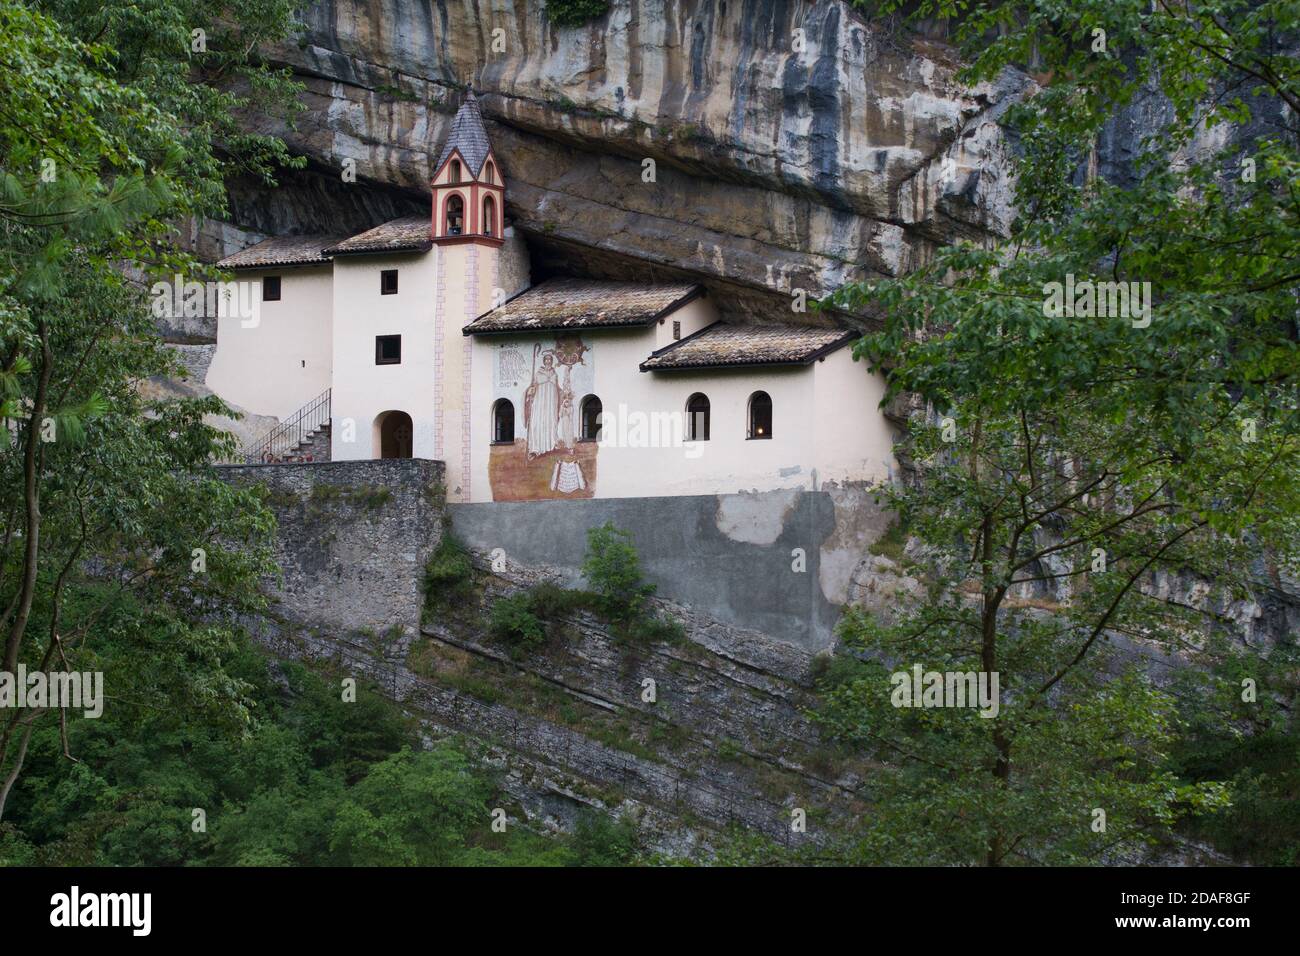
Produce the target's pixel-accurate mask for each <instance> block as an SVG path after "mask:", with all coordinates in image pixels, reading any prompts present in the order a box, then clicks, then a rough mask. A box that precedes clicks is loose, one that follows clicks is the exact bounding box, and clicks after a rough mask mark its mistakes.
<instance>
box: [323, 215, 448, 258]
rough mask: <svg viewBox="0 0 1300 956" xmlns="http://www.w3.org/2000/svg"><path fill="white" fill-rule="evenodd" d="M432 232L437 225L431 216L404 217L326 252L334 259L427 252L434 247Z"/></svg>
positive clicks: (347, 240)
mask: <svg viewBox="0 0 1300 956" xmlns="http://www.w3.org/2000/svg"><path fill="white" fill-rule="evenodd" d="M432 231H433V221H432V220H431V219H430V217H429V216H427V215H424V216H403V217H402V218H401V219H393V220H392V221H390V222H386V223H384V224H383V225H382V226H375V228H374V229H368V230H367V231H365V232H363V233H360V234H358V235H355V236H352V237H351V238H350V239H344V240H343V241H342V242H340V243H338V244H337V245H335V246H333V247H331V248H329V249H326V250H325V252H326V253H327V254H330V255H347V254H348V253H356V252H407V251H410V250H424V249H428V248H430V247H431V246H432V245H433V241H432V240H431V239H430V238H429V237H430V233H431V232H432Z"/></svg>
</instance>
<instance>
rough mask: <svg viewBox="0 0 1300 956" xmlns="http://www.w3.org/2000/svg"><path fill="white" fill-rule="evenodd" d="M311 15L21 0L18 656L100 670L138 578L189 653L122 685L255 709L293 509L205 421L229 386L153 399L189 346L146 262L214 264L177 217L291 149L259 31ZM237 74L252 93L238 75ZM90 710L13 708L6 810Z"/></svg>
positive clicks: (9, 34) (7, 535)
mask: <svg viewBox="0 0 1300 956" xmlns="http://www.w3.org/2000/svg"><path fill="white" fill-rule="evenodd" d="M288 13H289V6H288V5H286V4H283V3H275V2H268V0H237V2H235V3H222V4H211V3H200V2H190V0H163V2H160V3H152V4H149V5H147V6H145V7H141V6H139V5H136V4H129V5H119V4H108V5H104V4H89V3H84V2H50V3H45V4H30V5H29V4H22V3H16V2H6V3H4V4H0V64H3V66H4V70H3V71H0V74H2V75H0V99H3V101H4V102H5V103H6V107H5V109H4V110H2V111H0V168H3V170H4V173H3V176H0V401H2V404H0V417H2V418H3V419H4V420H3V422H0V425H3V426H4V427H3V428H2V429H0V435H3V437H4V438H5V439H6V441H5V443H4V445H3V447H0V479H2V480H0V635H3V643H4V651H3V662H2V665H0V669H2V670H5V671H9V672H13V671H14V670H15V669H16V667H17V665H18V664H19V662H23V663H25V664H27V665H28V666H29V667H31V668H33V669H40V670H48V669H50V668H51V667H58V668H59V669H74V668H75V669H82V670H94V669H96V660H95V645H96V643H97V642H98V641H99V640H100V639H101V637H102V635H103V633H104V632H103V630H102V628H103V626H104V623H103V622H104V620H105V619H106V618H109V617H111V616H112V613H113V611H114V609H115V608H117V607H118V606H119V604H118V602H119V601H120V600H121V599H122V596H123V595H124V594H127V593H130V594H132V595H134V596H136V597H137V598H138V599H141V600H144V601H145V602H146V606H148V607H149V608H150V614H151V615H152V618H151V620H150V625H151V629H150V630H149V631H147V632H146V633H147V634H150V635H153V634H163V633H165V634H167V635H168V637H169V638H170V639H171V640H174V641H176V642H177V643H178V646H179V648H181V651H180V652H179V654H168V655H165V656H164V657H163V658H162V659H161V660H159V661H153V660H144V659H143V658H142V659H141V660H139V661H137V662H135V663H140V664H142V666H141V667H140V668H139V669H138V670H137V669H134V668H131V667H125V668H123V669H121V670H118V671H114V672H112V673H108V674H106V675H105V680H106V683H107V685H108V689H107V693H108V694H109V696H110V699H112V700H117V701H121V700H124V699H129V698H132V697H133V696H137V695H138V697H139V698H140V699H148V700H158V701H161V700H167V699H169V698H172V696H173V693H174V689H179V688H186V689H188V690H189V691H191V693H192V696H190V697H187V698H185V699H184V706H186V707H189V708H192V709H193V710H196V711H208V712H212V713H215V712H217V711H219V712H221V714H222V718H221V719H222V720H228V721H229V722H231V724H232V725H233V726H239V725H246V724H247V723H248V720H249V716H248V714H247V711H246V707H245V700H244V698H243V692H244V690H245V688H243V687H242V686H241V685H240V684H239V682H238V681H235V680H233V679H231V678H230V676H229V675H227V674H224V673H223V672H222V670H221V669H220V666H219V656H218V655H216V654H215V653H214V652H213V649H214V647H215V646H216V645H217V644H218V643H219V642H220V641H221V640H223V638H222V636H221V635H222V628H223V627H225V626H227V625H228V623H229V622H230V621H231V620H233V619H234V618H235V617H237V616H238V615H241V614H244V613H248V612H250V611H254V610H256V609H257V607H258V606H259V605H260V599H259V597H258V588H257V586H256V585H257V580H258V578H260V577H261V576H262V575H264V574H266V573H268V572H270V571H271V570H272V564H271V562H270V557H269V555H270V552H269V535H270V533H271V528H272V521H271V517H270V514H269V512H268V511H267V510H266V509H264V508H263V507H262V506H261V504H260V502H259V500H258V499H257V497H256V496H255V495H254V494H253V493H252V492H250V491H240V490H236V489H232V488H231V487H229V486H228V485H226V484H225V483H224V482H221V481H220V480H218V479H217V478H216V476H215V475H214V474H213V473H212V471H211V469H210V464H209V463H210V462H211V461H212V460H213V459H214V458H216V457H219V456H221V455H222V454H228V453H229V451H230V450H231V444H230V442H231V439H230V438H229V437H228V436H225V435H223V434H221V433H219V432H216V431H215V430H214V429H213V428H211V427H210V426H209V425H207V424H206V423H205V416H208V415H213V414H221V413H224V412H227V411H228V409H226V408H225V407H224V406H223V405H222V403H220V402H219V401H216V400H215V399H205V400H195V401H184V400H160V399H153V398H150V397H149V389H148V387H147V385H146V383H147V382H148V381H149V380H150V379H152V378H158V377H177V376H179V374H180V368H179V366H178V364H177V363H176V362H175V360H174V358H173V357H172V356H171V354H170V352H169V351H168V350H167V349H166V348H165V347H164V346H163V345H162V344H161V342H160V341H159V339H158V336H157V333H156V331H155V330H154V329H153V327H152V325H151V323H150V321H149V320H148V318H147V311H146V309H145V302H144V300H143V296H142V295H141V293H140V290H139V289H138V287H137V286H135V285H134V284H133V283H131V282H130V281H128V276H130V275H133V274H141V273H143V274H145V275H148V274H149V273H150V272H151V271H154V270H158V271H161V272H162V274H165V275H168V276H170V275H171V274H172V273H173V272H182V273H189V274H194V273H195V272H196V271H197V267H196V264H195V263H194V262H193V260H192V259H190V258H189V257H188V256H186V255H184V254H183V253H181V252H180V251H179V250H178V248H177V246H176V243H175V239H176V231H175V228H174V225H173V224H174V223H175V222H176V221H178V220H180V219H182V218H184V217H192V216H203V215H214V214H219V213H221V212H222V211H223V210H224V202H225V200H224V196H225V193H224V182H223V180H224V177H225V176H227V175H230V174H234V173H238V172H253V173H257V174H261V175H269V173H270V170H271V169H272V167H273V165H274V164H275V163H276V162H279V161H281V160H284V161H288V160H287V154H286V152H285V150H284V147H283V144H282V143H279V142H278V141H276V140H274V139H272V138H269V137H263V136H250V135H245V134H240V133H239V132H238V129H237V127H236V125H235V123H236V116H235V112H236V111H237V109H238V108H239V107H241V106H243V105H247V104H250V103H252V102H255V101H257V102H265V103H270V102H272V101H278V102H280V103H281V104H282V105H283V104H284V103H286V102H287V99H286V97H287V96H288V95H289V94H290V92H291V89H290V87H289V85H288V84H287V82H286V81H285V78H284V77H283V76H282V75H279V74H274V73H271V72H269V71H267V70H266V68H265V67H263V66H260V65H258V64H259V58H258V56H257V45H258V43H260V42H262V41H265V40H272V39H278V38H280V37H282V36H284V35H285V33H286V31H287V30H288V29H289V28H290V25H291V24H290V20H289V16H288ZM232 24H234V25H232ZM194 29H206V31H207V38H206V51H205V52H198V51H196V48H195V46H194V45H193V43H192V36H191V32H192V30H194ZM222 84H225V85H224V86H223V85H222ZM235 87H243V88H245V89H248V90H250V91H251V92H250V93H248V94H240V95H237V94H234V93H230V92H222V90H223V89H227V88H235ZM101 585H102V586H101ZM141 644H142V645H144V644H147V641H145V640H142V641H141ZM178 656H179V657H184V661H183V663H182V662H181V661H179V660H178ZM173 664H175V665H176V666H175V668H174V670H172V671H171V672H170V673H168V672H165V671H164V666H170V665H173ZM168 681H172V682H173V683H172V684H170V685H169V684H168V683H167V682H168ZM73 719H75V718H74V717H73V716H72V715H69V714H67V713H64V712H62V711H52V710H49V709H42V708H37V709H27V708H13V709H11V710H7V711H6V712H5V714H4V716H3V718H2V719H0V818H3V815H4V812H5V808H6V805H7V802H8V799H9V796H10V794H11V793H12V792H13V788H14V786H15V784H16V782H17V780H18V778H19V776H20V774H21V773H22V770H23V767H24V764H25V761H26V758H27V753H28V748H29V746H30V743H31V739H32V735H33V733H34V731H35V729H36V727H37V726H38V724H40V723H42V722H50V721H57V722H58V723H59V725H60V728H61V730H62V733H63V736H64V738H65V739H66V738H67V725H68V723H69V722H70V721H72V720H73ZM64 750H65V756H64V757H63V758H62V759H76V758H75V756H74V755H73V754H72V753H71V751H70V750H68V748H66V747H65V748H64Z"/></svg>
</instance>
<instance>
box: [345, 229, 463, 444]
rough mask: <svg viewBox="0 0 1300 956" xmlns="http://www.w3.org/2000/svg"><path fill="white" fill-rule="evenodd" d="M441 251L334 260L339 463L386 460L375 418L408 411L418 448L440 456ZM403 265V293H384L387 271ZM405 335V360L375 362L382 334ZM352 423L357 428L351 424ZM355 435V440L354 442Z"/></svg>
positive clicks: (399, 287) (400, 281)
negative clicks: (437, 325)
mask: <svg viewBox="0 0 1300 956" xmlns="http://www.w3.org/2000/svg"><path fill="white" fill-rule="evenodd" d="M437 255H438V250H437V249H436V248H435V249H432V250H430V251H428V252H425V253H403V254H397V255H359V256H339V257H338V258H337V259H335V260H334V306H333V308H334V385H333V397H332V407H331V411H332V413H333V427H332V429H331V442H332V447H331V449H330V453H331V455H332V456H333V458H334V460H335V461H343V460H356V459H361V458H376V457H378V454H377V449H375V447H374V444H373V438H372V431H373V425H374V421H375V418H376V417H377V416H378V415H379V414H380V413H381V412H386V411H389V410H398V411H404V412H406V413H407V414H408V415H410V416H411V423H412V425H413V426H414V434H413V436H412V453H413V455H414V456H415V457H416V458H434V457H435V455H434V388H435V387H436V386H437V384H438V383H437V380H436V377H435V374H434V309H435V275H436V261H437ZM384 269H396V270H398V273H397V294H396V295H381V294H380V292H379V273H380V272H381V271H383V270H384ZM378 335H400V336H401V337H402V362H401V364H400V365H376V364H375V336H378ZM349 420H351V422H350V423H351V425H352V427H351V428H349ZM349 437H351V438H352V439H353V440H352V441H349V440H348V439H349Z"/></svg>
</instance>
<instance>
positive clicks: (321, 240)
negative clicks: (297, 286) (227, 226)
mask: <svg viewBox="0 0 1300 956" xmlns="http://www.w3.org/2000/svg"><path fill="white" fill-rule="evenodd" d="M342 238H343V237H342V236H276V237H274V238H271V239H263V240H262V241H261V242H259V243H258V244H257V245H255V246H249V247H248V248H247V249H241V250H240V251H239V252H235V253H231V254H230V255H228V256H226V257H225V258H224V259H222V260H221V261H219V262H218V263H217V265H218V266H220V267H221V268H222V269H264V268H268V267H271V266H303V265H316V264H318V263H325V262H329V261H330V257H329V256H328V255H327V254H326V253H325V251H324V250H325V249H326V248H327V247H329V246H332V245H334V243H336V242H338V241H339V240H340V239H342Z"/></svg>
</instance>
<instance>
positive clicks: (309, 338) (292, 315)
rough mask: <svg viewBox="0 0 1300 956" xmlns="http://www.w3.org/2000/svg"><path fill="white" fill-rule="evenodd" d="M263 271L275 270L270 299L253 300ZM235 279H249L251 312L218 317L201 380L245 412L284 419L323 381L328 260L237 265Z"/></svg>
mask: <svg viewBox="0 0 1300 956" xmlns="http://www.w3.org/2000/svg"><path fill="white" fill-rule="evenodd" d="M267 275H278V276H280V301H278V302H263V301H261V299H262V277H263V276H267ZM236 278H237V280H238V281H240V282H252V283H253V284H254V286H255V289H254V290H253V291H254V294H253V296H252V300H253V310H254V311H253V319H252V321H251V322H250V323H249V326H250V327H248V328H245V327H244V323H243V322H242V321H241V320H240V318H239V317H237V316H232V317H218V319H217V351H216V354H215V355H214V356H213V358H212V364H211V365H210V366H209V367H208V374H207V377H206V378H205V380H204V384H206V385H207V386H208V388H210V389H212V391H214V392H216V393H217V394H218V395H220V396H221V397H222V398H223V399H225V400H226V401H228V402H230V403H231V404H233V405H238V406H239V407H240V408H242V409H244V410H245V411H248V412H252V413H253V414H256V415H273V416H275V417H276V418H279V419H285V418H288V417H289V416H290V415H292V414H293V413H294V412H296V411H297V410H298V409H300V408H301V407H302V406H303V405H305V404H306V403H307V402H309V401H310V400H311V399H313V398H315V397H316V396H317V395H319V394H320V393H321V392H323V391H325V389H327V388H329V387H330V378H331V363H332V359H333V348H332V311H333V295H332V290H331V282H330V267H329V266H328V265H324V266H320V267H315V266H312V267H295V268H292V269H283V270H276V269H267V270H264V271H262V270H256V271H255V270H249V271H244V270H240V272H239V273H238V274H237V276H236ZM375 281H376V282H378V281H379V280H378V279H376V280H375Z"/></svg>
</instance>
